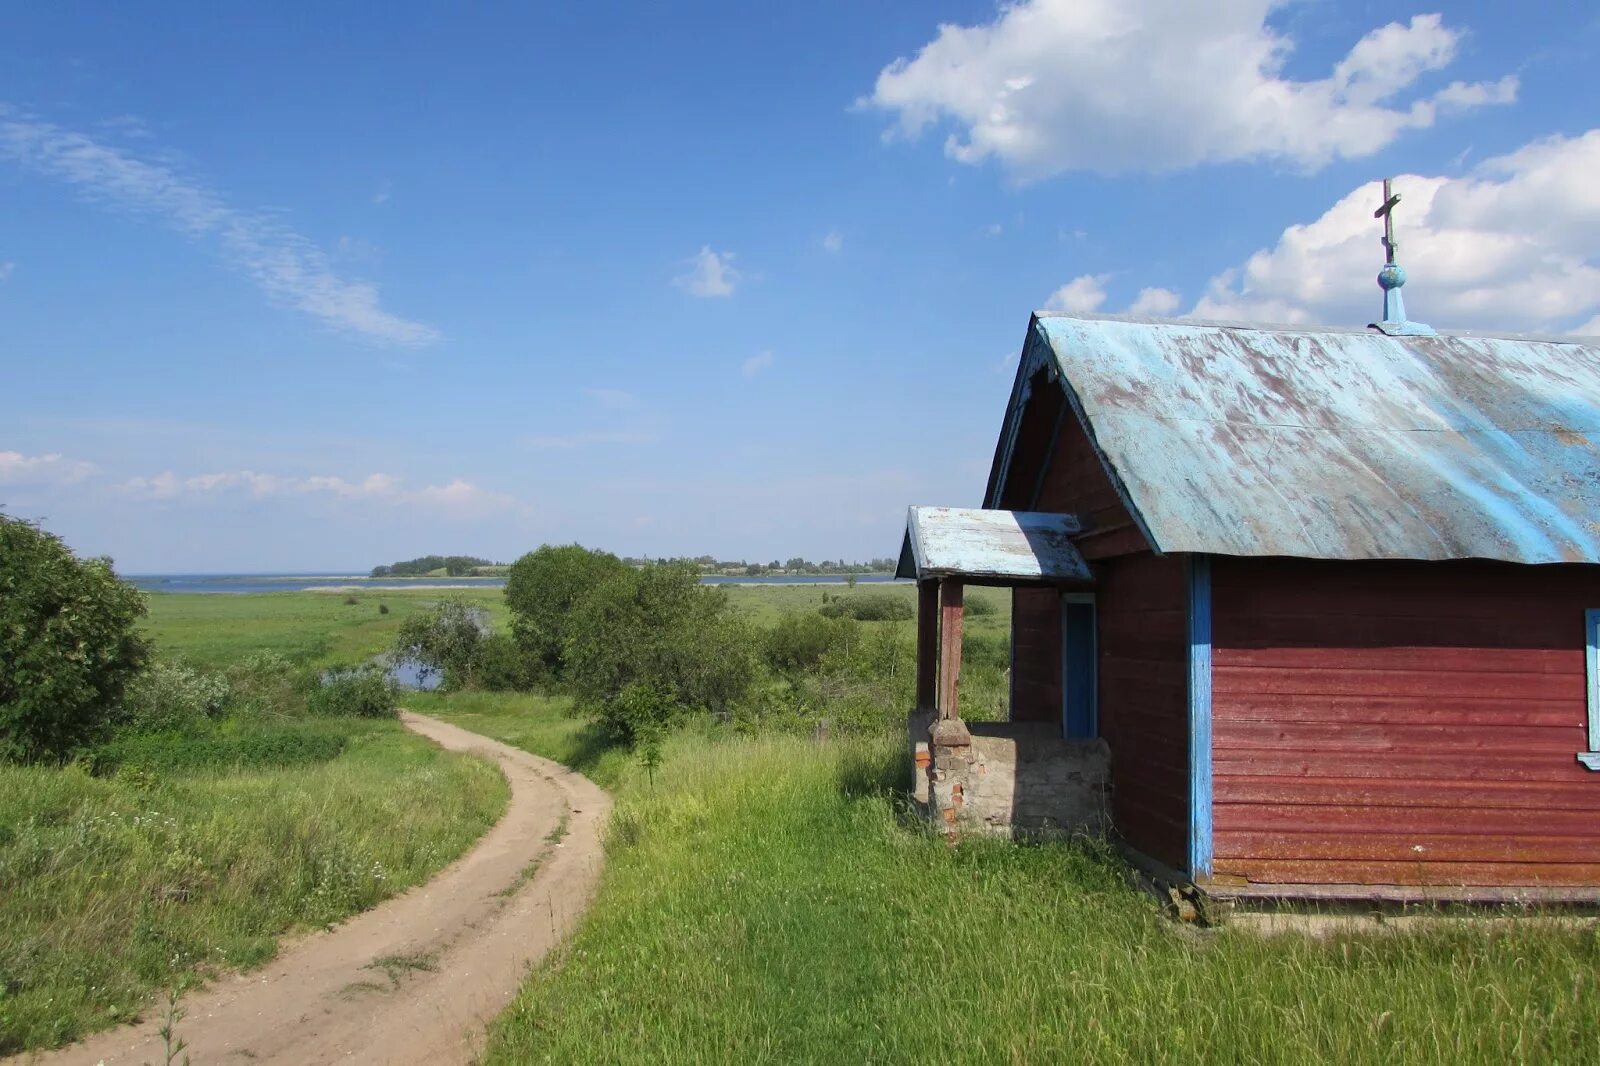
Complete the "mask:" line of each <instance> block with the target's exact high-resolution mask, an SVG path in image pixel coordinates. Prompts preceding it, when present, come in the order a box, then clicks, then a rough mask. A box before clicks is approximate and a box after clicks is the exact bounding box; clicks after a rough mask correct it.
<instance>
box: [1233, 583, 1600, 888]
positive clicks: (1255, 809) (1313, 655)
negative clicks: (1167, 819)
mask: <svg viewBox="0 0 1600 1066" xmlns="http://www.w3.org/2000/svg"><path fill="white" fill-rule="evenodd" d="M1212 603H1213V615H1212V639H1213V672H1212V691H1213V703H1212V722H1213V733H1212V736H1213V759H1214V766H1213V771H1214V800H1215V806H1214V818H1215V826H1216V836H1215V866H1214V872H1215V873H1216V874H1219V875H1234V876H1243V877H1246V878H1248V879H1250V880H1251V881H1255V882H1263V883H1326V884H1350V883H1367V884H1432V885H1530V884H1551V885H1563V884H1600V773H1593V772H1591V771H1588V770H1586V769H1584V768H1583V767H1582V766H1581V765H1579V764H1578V763H1577V762H1576V760H1575V759H1574V754H1575V753H1576V752H1578V751H1582V750H1585V749H1586V748H1587V743H1588V742H1587V736H1586V729H1585V722H1586V710H1585V708H1586V703H1585V699H1586V697H1585V679H1584V671H1585V663H1584V609H1585V608H1588V607H1600V566H1512V565H1509V564H1501V563H1487V562H1452V563H1416V562H1352V563H1345V562H1319V561H1308V560H1289V559H1227V558H1217V559H1215V560H1214V561H1213V566H1212Z"/></svg>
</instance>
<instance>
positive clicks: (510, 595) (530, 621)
mask: <svg viewBox="0 0 1600 1066" xmlns="http://www.w3.org/2000/svg"><path fill="white" fill-rule="evenodd" d="M631 572H632V571H631V570H630V568H629V567H628V566H627V564H625V563H624V562H623V561H622V560H621V559H618V558H617V557H616V556H615V555H611V554H609V553H607V552H601V551H590V550H589V549H588V548H584V547H581V546H580V545H577V544H568V545H564V546H562V547H555V546H553V545H549V544H546V545H544V546H543V547H542V548H540V549H539V550H538V551H532V552H529V553H528V554H526V555H524V556H523V557H522V558H520V559H518V560H517V561H516V562H515V563H512V564H511V570H510V572H509V573H508V574H507V576H506V592H505V596H506V606H507V607H508V608H510V610H511V615H512V623H511V631H512V633H513V634H515V635H516V638H517V642H518V643H519V644H521V645H522V647H523V649H524V650H525V651H526V652H527V653H528V654H529V655H531V656H532V657H533V658H534V659H535V660H536V661H537V663H538V664H539V665H540V666H541V667H542V669H543V671H544V672H546V673H550V674H559V673H560V672H561V670H562V667H563V661H562V656H563V655H564V654H565V652H566V649H567V646H568V644H569V634H570V629H569V626H570V623H571V620H572V613H573V610H574V609H575V608H576V607H577V605H578V602H579V601H580V600H582V599H583V598H584V597H585V596H587V595H588V594H589V593H590V592H592V591H593V590H594V589H596V588H598V587H599V586H600V585H602V584H604V583H605V582H607V581H610V580H612V579H613V578H617V577H619V576H622V575H626V574H629V573H631Z"/></svg>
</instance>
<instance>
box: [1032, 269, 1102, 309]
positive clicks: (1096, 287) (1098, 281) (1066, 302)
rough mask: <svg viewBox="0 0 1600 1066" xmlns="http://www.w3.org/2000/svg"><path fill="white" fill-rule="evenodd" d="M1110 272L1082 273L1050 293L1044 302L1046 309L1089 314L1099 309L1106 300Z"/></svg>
mask: <svg viewBox="0 0 1600 1066" xmlns="http://www.w3.org/2000/svg"><path fill="white" fill-rule="evenodd" d="M1109 277H1110V275H1109V274H1080V275H1078V276H1077V277H1075V278H1073V279H1072V280H1071V281H1069V282H1067V283H1066V284H1065V285H1063V286H1061V288H1059V289H1057V290H1056V291H1055V292H1053V293H1051V294H1050V297H1049V299H1047V300H1045V302H1044V309H1045V310H1046V311H1072V312H1076V313H1079V314H1087V313H1088V312H1090V311H1098V310H1099V309H1100V305H1101V304H1103V303H1105V302H1106V280H1107V279H1108V278H1109Z"/></svg>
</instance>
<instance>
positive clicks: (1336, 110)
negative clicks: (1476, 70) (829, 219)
mask: <svg viewBox="0 0 1600 1066" xmlns="http://www.w3.org/2000/svg"><path fill="white" fill-rule="evenodd" d="M1280 6H1281V0H1219V2H1216V3H1208V4H1196V3H1192V2H1191V0H1021V2H1019V3H1011V4H1005V5H1003V6H1002V7H1001V8H1000V11H999V13H998V15H997V16H996V18H995V20H994V21H993V22H990V23H988V24H985V25H979V26H956V25H948V24H947V25H942V26H940V27H939V30H938V34H937V35H936V36H935V37H934V39H933V40H932V41H930V42H928V44H926V45H924V46H923V48H922V50H921V51H920V52H918V53H917V55H916V56H915V57H914V58H909V59H908V58H900V59H897V60H895V61H894V62H893V63H891V64H889V65H888V66H887V67H885V68H884V69H883V70H882V71H881V72H880V73H879V75H878V78H877V82H876V84H875V86H874V88H873V91H872V93H871V95H870V96H868V97H866V98H864V99H863V100H862V101H860V103H861V104H863V105H866V106H871V107H876V108H879V109H881V110H884V111H887V112H890V113H892V114H893V116H894V119H895V124H894V126H893V127H892V128H891V131H890V135H892V136H901V137H906V138H916V137H918V136H920V135H921V134H922V133H923V132H924V131H926V130H927V129H928V128H929V127H931V126H937V125H942V124H948V125H949V126H952V127H954V129H953V131H952V132H951V133H949V135H948V137H947V139H946V141H945V154H946V155H948V156H949V157H951V158H952V159H956V160H958V161H960V162H963V163H971V164H975V163H979V162H982V161H983V160H986V159H989V158H994V159H997V160H998V161H999V162H1001V163H1002V164H1003V165H1004V166H1005V167H1006V168H1007V169H1008V171H1010V172H1011V173H1012V174H1013V175H1014V176H1016V177H1017V178H1018V179H1021V180H1032V179H1037V178H1041V177H1046V176H1048V175H1051V174H1056V173H1060V172H1063V171H1067V170H1089V171H1095V172H1098V173H1103V174H1116V173H1125V172H1129V171H1166V170H1175V169H1180V168H1184V167H1190V166H1195V165H1198V164H1202V163H1218V162H1227V161H1233V160H1259V159H1267V160H1279V161H1283V162H1286V163H1289V164H1291V165H1294V166H1296V167H1301V168H1305V169H1315V168H1318V167H1321V166H1323V165H1324V164H1327V163H1328V162H1330V161H1332V160H1334V159H1340V158H1357V157H1362V156H1368V155H1371V154H1373V153H1374V152H1377V151H1378V150H1379V149H1381V148H1383V147H1384V146H1386V145H1388V144H1390V143H1391V142H1392V141H1394V140H1395V138H1396V137H1398V136H1399V135H1400V134H1401V133H1402V132H1404V131H1406V130H1408V129H1418V128H1424V127H1427V126H1431V125H1432V124H1433V123H1434V121H1435V118H1436V116H1437V115H1438V113H1439V112H1440V111H1441V110H1451V111H1459V110H1463V109H1467V108H1474V107H1482V106H1486V105H1490V104H1504V103H1509V102H1510V101H1512V100H1513V99H1515V97H1516V92H1517V81H1516V78H1515V77H1510V76H1508V77H1505V78H1502V79H1500V80H1499V81H1495V82H1490V83H1481V84H1467V83H1463V82H1456V83H1454V84H1452V85H1450V86H1448V87H1446V88H1444V89H1442V90H1440V91H1438V92H1436V93H1434V94H1432V95H1431V96H1430V95H1425V94H1423V93H1421V92H1420V91H1418V89H1417V83H1418V81H1419V80H1420V79H1422V78H1423V77H1424V76H1425V75H1427V74H1429V73H1431V72H1434V71H1438V70H1441V69H1442V68H1444V67H1446V66H1448V65H1449V64H1450V63H1451V61H1452V60H1453V59H1454V58H1455V56H1456V53H1457V51H1458V48H1459V46H1460V42H1461V36H1462V35H1461V33H1460V32H1459V31H1457V30H1455V29H1452V28H1450V27H1448V26H1446V25H1445V24H1444V22H1443V20H1442V19H1441V18H1440V17H1439V16H1438V15H1418V16H1416V17H1414V18H1412V19H1411V20H1410V22H1407V23H1399V22H1395V23H1390V24H1388V25H1385V26H1380V27H1378V28H1376V29H1374V30H1372V31H1371V32H1370V33H1368V34H1367V35H1366V36H1364V37H1362V38H1361V40H1359V41H1357V42H1356V43H1355V45H1354V46H1353V47H1352V48H1351V49H1350V51H1349V52H1348V53H1347V54H1346V55H1345V56H1344V57H1343V58H1342V59H1340V60H1339V61H1338V62H1337V63H1336V64H1335V65H1334V67H1333V69H1332V70H1331V71H1329V73H1328V75H1327V76H1326V77H1323V78H1318V79H1314V80H1303V81H1302V80H1297V79H1294V78H1290V77H1287V76H1285V74H1284V67H1285V63H1286V61H1287V60H1288V57H1289V55H1290V54H1291V52H1292V51H1293V49H1294V44H1295V42H1294V41H1293V39H1292V38H1290V37H1288V36H1287V35H1285V34H1283V33H1281V32H1280V31H1278V30H1275V29H1273V28H1272V27H1270V26H1269V25H1268V21H1267V20H1268V16H1269V15H1270V14H1271V13H1272V12H1273V10H1274V9H1276V8H1278V7H1280Z"/></svg>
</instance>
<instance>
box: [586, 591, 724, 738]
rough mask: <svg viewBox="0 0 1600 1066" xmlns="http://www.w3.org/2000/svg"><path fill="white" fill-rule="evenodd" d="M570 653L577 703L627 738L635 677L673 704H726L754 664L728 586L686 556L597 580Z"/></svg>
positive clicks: (707, 708)
mask: <svg viewBox="0 0 1600 1066" xmlns="http://www.w3.org/2000/svg"><path fill="white" fill-rule="evenodd" d="M565 661H566V679H567V684H568V686H569V688H570V689H571V690H572V693H573V695H574V697H575V698H576V699H577V702H578V705H579V706H580V707H581V708H583V709H584V710H586V711H587V712H589V713H590V714H591V715H592V716H593V717H595V718H596V719H597V720H599V721H600V722H601V724H603V725H604V726H605V727H606V728H607V729H608V730H609V731H610V732H611V733H612V735H614V736H616V737H617V738H618V739H620V740H624V741H627V742H629V743H631V742H633V740H634V739H635V738H636V736H637V735H638V734H637V731H636V722H635V721H634V718H635V717H636V716H635V715H633V714H632V713H631V706H632V704H631V701H630V700H624V699H623V698H622V697H623V693H624V692H626V691H629V690H630V687H631V686H641V685H642V686H646V688H647V690H648V691H650V692H652V693H659V694H660V698H661V699H662V700H664V701H666V703H667V705H669V706H670V707H671V708H673V710H674V712H676V713H685V712H692V711H701V712H711V713H714V714H727V713H729V712H731V710H732V708H733V705H734V704H735V703H736V702H738V701H739V700H740V699H742V698H743V697H744V696H745V694H746V693H747V692H748V691H749V689H750V685H751V682H752V680H753V678H754V671H755V662H754V655H753V649H752V642H751V639H750V636H749V634H748V632H747V631H746V629H745V627H744V626H743V624H742V623H741V622H740V621H739V619H738V618H737V616H736V615H735V614H734V612H733V610H732V608H731V607H730V606H729V604H728V599H727V594H726V593H725V592H724V591H723V590H721V589H716V588H711V587H708V586H705V585H702V584H700V578H699V574H698V573H696V571H695V567H694V566H693V565H688V564H682V563H669V564H657V565H655V566H648V567H644V568H642V569H639V570H626V569H625V570H622V571H620V572H618V573H616V574H614V575H613V576H611V577H610V578H608V579H607V580H605V581H603V582H602V583H600V584H599V585H597V586H595V587H594V588H593V589H592V590H590V592H589V593H588V595H586V596H584V597H582V598H581V599H580V600H579V601H578V603H577V606H576V607H575V608H574V610H573V612H572V618H571V622H570V625H569V627H568V629H567V635H566V647H565ZM634 691H635V692H636V693H637V692H638V691H639V690H638V689H637V688H635V689H634Z"/></svg>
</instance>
